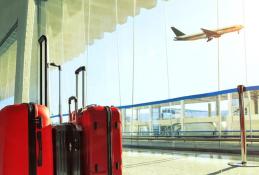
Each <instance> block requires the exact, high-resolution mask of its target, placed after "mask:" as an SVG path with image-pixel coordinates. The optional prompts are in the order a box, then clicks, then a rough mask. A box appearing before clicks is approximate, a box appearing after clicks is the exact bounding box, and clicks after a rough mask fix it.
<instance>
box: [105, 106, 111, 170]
mask: <svg viewBox="0 0 259 175" xmlns="http://www.w3.org/2000/svg"><path fill="white" fill-rule="evenodd" d="M105 110H106V113H107V123H106V124H107V153H108V156H107V159H108V160H107V163H108V165H107V166H108V175H112V133H111V132H112V111H111V108H110V107H108V106H106V107H105Z"/></svg>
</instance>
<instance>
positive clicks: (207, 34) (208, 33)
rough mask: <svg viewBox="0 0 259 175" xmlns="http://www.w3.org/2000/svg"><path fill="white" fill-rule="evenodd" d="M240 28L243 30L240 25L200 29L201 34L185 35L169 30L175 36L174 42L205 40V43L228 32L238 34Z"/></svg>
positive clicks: (173, 28)
mask: <svg viewBox="0 0 259 175" xmlns="http://www.w3.org/2000/svg"><path fill="white" fill-rule="evenodd" d="M242 28H244V26H242V25H234V26H230V27H225V28H221V29H216V30H208V29H204V28H201V30H202V33H198V34H193V35H186V34H184V33H183V32H181V31H180V30H178V29H177V28H175V27H171V29H172V30H173V32H174V33H175V35H176V36H175V38H174V40H175V41H192V40H198V39H205V38H207V42H209V41H211V40H212V39H213V38H219V37H221V35H223V34H225V33H230V32H235V31H237V32H238V33H239V31H240V30H241V29H242Z"/></svg>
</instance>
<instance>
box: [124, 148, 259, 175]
mask: <svg viewBox="0 0 259 175" xmlns="http://www.w3.org/2000/svg"><path fill="white" fill-rule="evenodd" d="M237 159H239V156H238V157H237V156H220V155H215V154H213V155H212V154H211V155H209V154H196V155H194V154H183V153H180V154H178V153H174V154H171V153H170V154H168V153H154V151H153V153H151V152H143V151H142V152H137V151H132V150H131V151H129V150H126V151H125V152H124V154H123V164H124V168H123V175H258V174H259V167H231V166H229V165H228V163H229V162H239V160H237ZM255 160H256V159H255ZM249 163H253V164H257V165H259V162H258V160H256V161H249Z"/></svg>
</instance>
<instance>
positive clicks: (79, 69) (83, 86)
mask: <svg viewBox="0 0 259 175" xmlns="http://www.w3.org/2000/svg"><path fill="white" fill-rule="evenodd" d="M85 71H86V69H85V66H81V67H79V68H78V69H76V71H75V74H76V98H77V99H78V75H79V73H80V72H82V108H84V107H85Z"/></svg>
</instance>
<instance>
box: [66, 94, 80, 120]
mask: <svg viewBox="0 0 259 175" xmlns="http://www.w3.org/2000/svg"><path fill="white" fill-rule="evenodd" d="M72 101H74V102H75V112H74V114H72V112H71V103H72ZM77 110H78V105H77V98H76V97H75V96H72V97H70V98H69V99H68V112H69V121H70V122H76V120H77Z"/></svg>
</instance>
